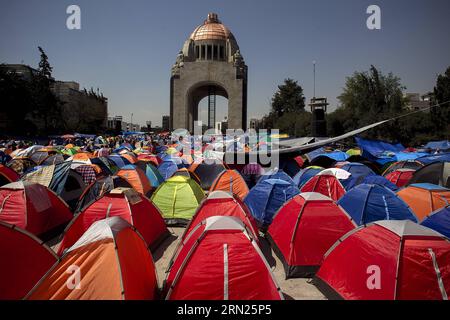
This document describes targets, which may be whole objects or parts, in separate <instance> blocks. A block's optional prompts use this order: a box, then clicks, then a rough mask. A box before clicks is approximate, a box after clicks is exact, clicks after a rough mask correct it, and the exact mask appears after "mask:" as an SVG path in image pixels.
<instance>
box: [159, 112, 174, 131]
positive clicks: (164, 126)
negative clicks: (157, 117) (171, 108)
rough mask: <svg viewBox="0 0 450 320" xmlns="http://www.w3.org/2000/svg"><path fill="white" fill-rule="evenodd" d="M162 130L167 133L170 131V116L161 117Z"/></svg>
mask: <svg viewBox="0 0 450 320" xmlns="http://www.w3.org/2000/svg"><path fill="white" fill-rule="evenodd" d="M162 129H163V131H169V130H170V129H171V128H170V116H162ZM176 129H177V128H176Z"/></svg>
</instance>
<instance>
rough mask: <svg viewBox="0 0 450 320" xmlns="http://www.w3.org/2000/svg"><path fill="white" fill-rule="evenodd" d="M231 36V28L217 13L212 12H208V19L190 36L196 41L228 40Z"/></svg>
mask: <svg viewBox="0 0 450 320" xmlns="http://www.w3.org/2000/svg"><path fill="white" fill-rule="evenodd" d="M230 36H231V32H230V30H228V28H227V27H225V26H224V25H223V24H222V23H221V22H220V20H219V19H218V17H217V14H215V13H210V14H208V19H206V20H205V22H204V23H203V24H202V25H200V26H198V27H197V28H195V30H194V32H192V34H191V37H190V38H191V39H192V40H194V41H199V40H227V39H228V38H230Z"/></svg>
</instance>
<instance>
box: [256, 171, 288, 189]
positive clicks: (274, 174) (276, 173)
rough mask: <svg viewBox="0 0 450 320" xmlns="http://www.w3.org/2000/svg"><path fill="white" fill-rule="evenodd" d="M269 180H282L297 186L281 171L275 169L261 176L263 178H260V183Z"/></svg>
mask: <svg viewBox="0 0 450 320" xmlns="http://www.w3.org/2000/svg"><path fill="white" fill-rule="evenodd" d="M268 179H280V180H283V181H286V182H288V183H290V184H292V185H295V183H294V181H293V180H292V178H291V177H290V176H289V175H288V174H287V173H286V172H284V171H283V170H281V169H273V170H270V171H267V172H266V173H265V174H263V175H262V176H261V178H259V180H258V183H261V182H263V181H265V180H268Z"/></svg>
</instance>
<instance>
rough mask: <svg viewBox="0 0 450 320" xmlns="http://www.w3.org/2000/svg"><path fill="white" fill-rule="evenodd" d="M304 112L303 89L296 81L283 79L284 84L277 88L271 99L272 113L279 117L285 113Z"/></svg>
mask: <svg viewBox="0 0 450 320" xmlns="http://www.w3.org/2000/svg"><path fill="white" fill-rule="evenodd" d="M304 110H305V96H304V95H303V88H302V87H301V86H300V85H298V83H297V81H294V80H292V79H289V78H288V79H285V80H284V84H282V85H279V86H278V91H277V92H275V94H274V95H273V98H272V113H273V114H274V115H275V116H276V117H281V116H283V115H284V114H286V113H295V112H302V111H304Z"/></svg>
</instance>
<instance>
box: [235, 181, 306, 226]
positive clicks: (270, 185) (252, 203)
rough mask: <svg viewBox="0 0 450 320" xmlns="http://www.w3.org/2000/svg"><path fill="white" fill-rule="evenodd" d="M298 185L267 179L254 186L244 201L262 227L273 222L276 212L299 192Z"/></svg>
mask: <svg viewBox="0 0 450 320" xmlns="http://www.w3.org/2000/svg"><path fill="white" fill-rule="evenodd" d="M299 193H300V192H299V190H298V188H297V186H295V185H292V184H290V183H288V182H286V181H283V180H280V179H267V180H264V181H263V182H261V183H258V184H257V185H256V186H254V187H253V188H252V189H251V190H250V192H249V193H248V195H247V197H245V200H244V203H245V204H246V205H247V206H248V208H249V209H250V212H251V214H252V216H253V217H254V218H255V219H256V220H257V222H258V224H259V226H260V228H262V229H265V228H266V227H267V226H268V225H270V224H271V223H272V219H273V217H274V215H275V213H276V212H277V211H278V209H280V208H281V207H282V206H283V205H284V204H285V203H286V201H288V200H289V199H291V198H292V197H294V196H296V195H297V194H299Z"/></svg>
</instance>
